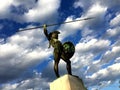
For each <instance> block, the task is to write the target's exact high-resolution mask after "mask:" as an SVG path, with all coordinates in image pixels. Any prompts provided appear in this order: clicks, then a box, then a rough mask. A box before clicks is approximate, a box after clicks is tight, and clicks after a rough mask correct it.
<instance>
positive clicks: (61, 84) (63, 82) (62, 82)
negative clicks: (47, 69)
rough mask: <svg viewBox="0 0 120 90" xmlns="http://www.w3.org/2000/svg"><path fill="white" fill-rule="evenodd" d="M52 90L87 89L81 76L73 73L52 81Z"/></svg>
mask: <svg viewBox="0 0 120 90" xmlns="http://www.w3.org/2000/svg"><path fill="white" fill-rule="evenodd" d="M50 90H87V89H86V88H85V87H84V84H83V82H82V80H81V79H80V78H77V77H75V76H71V75H64V76H62V77H60V78H58V79H56V80H54V81H53V82H52V83H50Z"/></svg>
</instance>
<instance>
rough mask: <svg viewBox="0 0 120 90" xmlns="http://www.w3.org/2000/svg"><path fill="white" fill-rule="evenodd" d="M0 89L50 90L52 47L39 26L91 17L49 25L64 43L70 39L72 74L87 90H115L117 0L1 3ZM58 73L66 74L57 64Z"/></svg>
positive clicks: (119, 27) (119, 73)
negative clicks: (73, 49) (68, 22)
mask: <svg viewBox="0 0 120 90" xmlns="http://www.w3.org/2000/svg"><path fill="white" fill-rule="evenodd" d="M0 3H1V6H0V90H40V89H41V90H42V89H43V90H49V83H50V82H52V81H53V80H54V79H56V77H55V74H54V71H53V63H54V60H53V55H52V51H53V49H52V48H50V49H48V41H47V39H46V37H45V36H44V33H43V30H42V28H38V29H33V30H31V31H25V32H20V33H18V32H17V31H18V30H20V29H24V28H31V27H36V26H40V25H43V24H51V23H59V22H66V21H72V20H78V19H82V18H87V17H94V19H91V20H86V21H81V22H74V23H70V24H64V25H59V26H53V27H48V31H49V32H51V31H53V30H59V31H60V32H61V34H60V35H59V39H60V40H61V42H62V43H64V42H65V41H72V42H73V43H74V45H75V48H76V52H75V54H74V56H73V57H72V58H71V62H72V72H73V74H75V75H78V76H79V77H80V78H82V79H83V81H84V83H85V85H86V87H87V88H88V89H89V90H96V89H98V90H113V89H115V90H118V89H119V85H120V83H119V80H120V55H119V53H120V0H1V1H0ZM59 68H60V74H61V75H64V74H66V73H67V72H66V68H65V63H64V62H63V61H62V60H61V62H60V65H59Z"/></svg>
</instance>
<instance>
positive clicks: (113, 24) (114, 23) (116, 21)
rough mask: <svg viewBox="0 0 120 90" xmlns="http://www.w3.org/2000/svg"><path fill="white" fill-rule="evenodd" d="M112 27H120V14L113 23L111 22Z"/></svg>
mask: <svg viewBox="0 0 120 90" xmlns="http://www.w3.org/2000/svg"><path fill="white" fill-rule="evenodd" d="M110 25H111V26H118V25H120V13H119V14H117V15H116V17H115V18H113V19H112V20H111V21H110Z"/></svg>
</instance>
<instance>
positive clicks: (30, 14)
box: [0, 0, 60, 22]
mask: <svg viewBox="0 0 120 90" xmlns="http://www.w3.org/2000/svg"><path fill="white" fill-rule="evenodd" d="M0 3H1V6H0V12H1V13H0V18H8V19H11V17H14V18H12V20H14V21H16V22H45V21H46V22H47V21H48V19H49V21H50V19H51V17H54V19H55V18H56V17H57V13H58V12H57V10H58V8H59V6H60V0H48V1H45V0H38V1H37V2H36V0H5V1H0ZM11 6H13V7H14V8H12V7H11ZM19 6H22V7H23V8H21V9H22V12H23V13H22V14H21V15H19V14H17V12H19V13H20V12H21V11H20V7H19ZM14 9H16V10H18V11H16V12H12V11H13V10H14ZM51 21H53V22H54V20H52V19H51Z"/></svg>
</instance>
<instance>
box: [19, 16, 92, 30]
mask: <svg viewBox="0 0 120 90" xmlns="http://www.w3.org/2000/svg"><path fill="white" fill-rule="evenodd" d="M89 19H93V17H90V18H83V19H78V20H73V21H67V22H62V23H55V24H48V25H47V27H50V26H56V25H61V24H67V23H72V22H78V21H83V20H89ZM37 28H43V25H42V26H37V27H33V28H25V29H22V30H19V31H18V32H21V31H27V30H32V29H37Z"/></svg>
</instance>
